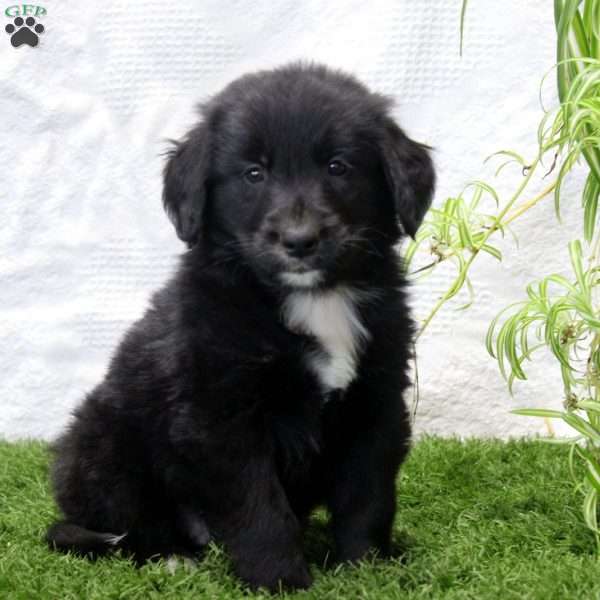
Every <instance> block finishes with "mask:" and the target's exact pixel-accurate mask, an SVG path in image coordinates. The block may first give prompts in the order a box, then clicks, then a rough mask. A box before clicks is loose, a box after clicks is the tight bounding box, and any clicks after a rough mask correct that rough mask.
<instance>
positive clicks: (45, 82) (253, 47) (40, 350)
mask: <svg viewBox="0 0 600 600" xmlns="http://www.w3.org/2000/svg"><path fill="white" fill-rule="evenodd" d="M43 5H44V6H45V7H46V9H47V11H48V14H47V15H46V16H45V17H44V18H43V19H42V22H43V23H44V25H45V27H46V32H45V33H44V34H43V36H42V40H41V43H40V45H39V46H38V47H37V48H30V47H28V46H23V47H20V48H18V49H15V48H13V47H12V46H11V45H10V44H9V42H8V35H6V34H5V33H4V32H3V31H1V32H0V35H2V36H4V39H0V115H1V119H0V123H1V124H2V125H1V127H2V138H1V143H0V201H1V204H0V206H1V208H2V220H1V221H0V223H1V225H0V290H1V293H0V298H1V301H0V369H1V373H2V376H1V379H0V382H1V383H0V436H4V437H8V438H18V437H24V436H35V437H44V438H51V437H53V436H54V435H55V434H56V433H57V432H58V431H59V430H60V429H61V427H62V426H63V425H64V424H65V422H66V421H67V419H68V415H69V412H70V411H71V409H72V408H73V407H74V406H75V404H76V403H77V402H78V400H79V399H80V398H81V397H82V395H83V394H84V393H85V392H86V391H88V390H90V389H91V388H92V387H93V385H94V384H95V383H96V382H97V381H98V380H99V379H100V378H101V377H102V374H103V372H104V370H105V367H106V364H107V361H108V358H109V355H110V352H111V350H112V349H113V347H114V346H115V344H116V343H117V341H118V339H119V337H120V336H121V334H122V333H123V331H124V330H125V328H126V327H127V326H128V325H129V324H130V323H131V322H132V321H133V320H134V319H136V318H137V317H139V316H140V315H141V314H142V312H143V310H144V307H145V306H146V303H147V300H148V297H149V295H150V293H151V291H152V290H154V289H155V288H156V287H158V286H159V285H161V283H162V282H163V281H164V280H165V279H166V277H167V275H168V274H169V272H170V271H171V270H172V268H173V265H174V261H175V257H176V255H177V253H178V252H180V251H181V249H182V246H181V245H180V243H179V242H178V241H177V239H176V237H175V235H174V232H173V231H172V230H171V226H170V224H169V223H168V221H167V219H166V218H165V216H164V215H163V213H162V208H161V203H160V190H161V181H160V172H161V168H162V163H163V159H162V158H161V157H160V153H161V152H162V151H164V149H165V147H166V145H165V143H164V140H165V138H169V137H178V136H180V135H181V134H183V133H184V132H185V130H186V128H187V127H188V126H189V125H190V124H191V123H193V121H194V118H195V116H194V111H193V106H194V104H195V103H196V102H197V101H198V100H200V99H202V98H204V97H206V96H207V95H208V94H210V93H212V92H215V91H216V90H218V89H219V88H220V87H221V86H222V85H223V84H225V83H226V82H228V81H229V80H231V79H232V78H234V77H236V76H238V75H240V74H242V73H244V72H246V71H248V70H252V69H255V68H263V67H265V66H269V65H277V64H280V63H283V62H285V61H287V60H290V59H296V58H312V59H316V60H320V61H323V62H326V63H328V64H330V65H333V66H338V67H344V68H346V69H349V70H351V71H353V72H355V73H356V74H357V75H359V76H360V77H361V78H362V79H363V80H365V81H366V82H367V83H369V84H370V85H371V86H372V87H373V88H374V89H376V90H379V91H381V92H385V93H388V94H392V95H394V96H395V97H396V98H397V101H398V106H397V116H398V117H399V119H400V121H401V122H402V124H403V125H404V127H405V128H406V129H407V130H408V132H409V133H410V134H412V135H413V136H414V137H416V138H418V139H420V140H422V141H425V142H427V143H429V144H432V145H433V146H435V147H436V148H437V151H436V154H435V158H436V163H437V167H438V174H439V185H438V194H437V201H438V202H439V201H440V200H442V199H443V198H444V197H446V196H448V195H452V194H457V193H458V192H459V191H460V189H461V188H462V187H463V185H464V184H465V183H466V182H467V181H468V180H469V179H473V178H478V177H488V176H489V175H490V172H491V171H490V170H489V169H487V168H486V169H484V168H483V166H482V159H483V158H484V157H485V156H486V155H488V154H490V153H491V152H493V151H495V150H499V149H502V148H514V149H516V150H520V151H523V152H526V151H528V150H529V151H531V150H533V148H534V139H535V129H536V124H537V121H538V119H539V117H540V115H541V113H540V109H539V105H538V97H537V94H538V83H539V80H540V78H541V77H542V75H543V74H544V73H545V72H546V71H547V70H548V69H549V68H550V67H551V66H552V64H553V60H554V31H553V23H552V6H551V3H549V2H547V0H528V2H522V1H521V0H504V1H503V2H496V1H494V0H479V1H478V2H471V3H470V8H469V12H468V16H467V27H466V46H465V54H464V56H463V58H462V59H460V58H459V56H458V19H459V11H460V0H419V2H413V1H412V0H411V1H409V0H404V1H398V0H387V1H377V0H373V1H371V2H369V3H365V2H363V1H362V0H346V1H343V2H342V1H331V0H330V1H329V2H321V1H320V0H311V1H303V2H298V1H297V0H280V1H278V2H277V1H275V2H274V1H272V0H268V1H267V0H252V1H242V0H232V1H230V2H225V3H223V2H221V1H220V0H219V1H216V0H213V1H203V2H194V1H192V0H176V1H174V0H161V1H158V0H147V1H139V2H129V1H128V2H124V1H121V0H114V1H111V0H106V1H105V2H102V3H97V4H96V5H95V6H97V7H98V8H94V4H93V3H86V4H85V10H83V8H82V5H81V3H78V2H74V1H72V0H70V1H61V2H44V3H43ZM8 22H9V19H7V18H4V23H8ZM3 29H4V26H3V27H2V30H3ZM550 83H552V81H550ZM551 87H552V86H551V85H550V88H551ZM517 178H518V173H517V171H516V170H513V172H512V175H511V177H509V179H510V184H509V185H508V188H510V185H513V186H514V185H515V181H516V179H517ZM574 189H575V190H576V185H575V186H574ZM565 199H566V202H565V204H566V205H569V204H570V205H571V206H572V208H571V209H569V208H567V209H566V211H565V213H566V219H565V222H566V223H571V227H570V228H569V226H568V225H563V226H562V227H559V226H558V225H557V224H556V221H555V219H554V217H553V213H552V209H551V206H550V203H548V204H547V205H543V206H540V208H539V210H537V211H535V213H534V214H532V215H531V216H530V217H529V218H527V219H526V220H525V221H523V222H522V223H521V224H520V225H519V226H518V227H517V228H516V230H517V233H519V234H520V236H521V249H520V252H519V253H517V252H516V250H515V249H514V246H513V245H512V243H511V242H508V241H507V243H504V244H502V246H503V250H504V252H505V255H506V259H505V262H504V263H503V264H502V265H498V264H496V263H495V262H494V261H493V260H491V259H490V260H486V259H483V260H481V262H480V264H478V265H477V268H476V270H475V273H474V275H473V280H474V282H475V283H476V288H477V302H476V305H475V306H474V307H473V308H472V309H471V310H470V311H468V312H456V311H454V310H452V309H445V310H444V312H443V313H442V314H441V315H440V316H439V317H438V318H437V320H436V321H435V322H434V323H433V325H432V327H431V329H430V332H429V333H428V334H427V335H426V336H425V337H424V338H423V340H422V343H421V344H420V349H419V352H420V363H419V365H420V381H421V400H420V406H419V414H418V419H417V424H418V429H419V430H420V431H429V432H436V433H441V434H454V433H457V434H462V435H472V434H485V435H498V436H508V435H512V434H522V433H526V432H535V431H542V430H543V428H542V426H541V425H540V424H539V423H537V422H536V421H535V420H528V419H524V418H522V417H514V416H511V415H509V414H508V410H509V409H510V408H511V407H513V406H516V405H532V404H536V405H537V404H539V405H543V404H551V405H557V404H558V402H559V401H560V385H559V382H558V381H557V378H556V369H555V368H554V367H553V365H552V363H551V362H546V363H544V364H541V365H540V366H539V367H538V369H537V371H538V374H537V378H535V379H534V380H533V381H531V382H530V383H527V384H525V385H521V386H519V387H518V388H517V390H518V394H517V397H516V398H515V399H512V400H511V399H510V398H509V396H508V394H507V392H506V389H505V385H504V383H503V382H502V380H501V379H500V376H499V375H498V373H497V369H496V366H495V364H494V363H493V361H492V360H491V359H489V358H488V357H487V355H486V354H485V350H484V348H483V342H482V340H483V335H484V332H485V328H486V326H487V323H488V322H489V320H490V319H491V317H492V316H493V315H494V314H495V313H496V311H497V310H498V309H500V308H502V307H503V306H505V305H506V304H507V303H509V302H511V301H513V300H514V299H516V298H518V297H519V296H520V294H522V290H523V288H524V285H525V283H526V282H528V281H529V280H530V279H531V278H532V277H534V276H535V275H536V273H537V272H538V271H539V270H541V271H544V272H545V271H547V270H549V269H563V268H564V267H565V266H566V264H567V258H566V251H565V241H566V240H567V238H568V234H569V232H570V231H571V230H573V228H577V231H579V211H578V209H577V204H578V199H577V197H576V196H575V195H574V194H573V195H572V197H571V198H570V201H569V198H568V197H566V198H565ZM526 257H527V258H526ZM447 281H448V278H447V276H445V275H444V273H442V272H440V273H439V274H438V275H435V276H433V277H431V278H430V279H428V280H427V281H426V282H423V284H420V285H418V286H415V288H414V290H413V293H414V296H415V306H416V309H417V313H418V314H420V315H423V314H425V313H426V311H427V308H428V307H429V306H431V304H432V303H433V301H434V299H435V297H436V294H437V293H439V291H440V290H441V289H442V286H443V285H444V284H445V283H447Z"/></svg>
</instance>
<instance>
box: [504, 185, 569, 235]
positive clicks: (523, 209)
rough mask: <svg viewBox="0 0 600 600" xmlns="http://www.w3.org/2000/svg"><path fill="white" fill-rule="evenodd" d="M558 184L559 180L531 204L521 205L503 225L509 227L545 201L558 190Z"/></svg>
mask: <svg viewBox="0 0 600 600" xmlns="http://www.w3.org/2000/svg"><path fill="white" fill-rule="evenodd" d="M557 184H558V180H556V181H555V182H554V183H552V184H551V185H549V186H548V187H547V188H546V189H544V190H543V191H541V192H540V193H539V194H538V195H537V196H536V197H535V198H532V199H531V200H529V202H525V204H523V205H521V207H520V208H518V209H517V210H516V211H515V212H514V213H512V215H510V216H509V217H507V219H506V221H504V223H503V225H508V224H509V223H511V222H512V221H514V220H515V219H516V218H517V217H520V216H521V215H522V214H523V213H524V212H526V211H528V210H529V209H530V208H531V207H532V206H535V205H536V204H537V203H538V202H539V201H540V200H543V199H544V198H545V197H546V196H547V195H548V194H549V193H550V192H552V191H553V190H554V188H556V186H557Z"/></svg>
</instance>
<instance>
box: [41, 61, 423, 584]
mask: <svg viewBox="0 0 600 600" xmlns="http://www.w3.org/2000/svg"><path fill="white" fill-rule="evenodd" d="M389 107H390V101H389V100H388V99H386V98H384V97H382V96H380V95H378V94H374V93H371V92H369V90H368V89H367V88H366V87H365V86H363V85H362V84H361V83H359V82H358V81H357V80H356V79H354V78H353V77H351V76H349V75H344V74H342V73H339V72H336V71H332V70H329V69H327V68H325V67H323V66H316V65H312V64H303V63H297V64H292V65H288V66H285V67H281V68H278V69H275V70H272V71H264V72H258V73H255V74H251V75H247V76H245V77H242V78H240V79H238V80H236V81H234V82H233V83H231V84H230V85H228V86H227V87H226V88H225V89H224V90H223V91H222V92H221V93H220V94H218V95H216V96H214V97H213V98H212V99H211V100H210V101H209V102H207V103H205V104H204V105H203V106H202V121H201V122H200V123H199V124H198V125H197V126H196V127H195V128H194V129H192V130H191V131H190V133H189V134H188V135H187V137H186V138H185V139H184V140H182V141H181V142H179V143H177V144H176V145H175V147H174V148H173V150H172V151H171V152H170V155H169V159H168V164H167V165H166V168H165V172H164V197H163V200H164V205H165V208H166V211H167V213H168V215H169V217H170V218H171V220H172V221H173V223H174V225H175V228H176V230H177V233H178V235H179V237H180V238H181V239H182V240H184V241H185V242H186V243H187V244H188V246H189V250H188V251H187V252H186V253H185V254H184V255H183V257H182V260H181V265H180V268H179V270H178V272H177V273H176V275H175V276H174V277H173V279H172V280H171V281H170V282H169V283H168V284H167V285H166V286H165V287H164V289H162V290H161V291H159V292H158V293H157V294H156V295H155V296H154V298H153V301H152V306H151V308H150V309H149V310H148V311H147V313H146V314H145V316H144V317H143V318H142V319H141V320H140V321H139V322H137V323H136V324H135V325H134V326H133V327H132V328H131V330H130V331H129V332H128V333H127V335H126V336H125V338H124V340H123V341H122V343H121V344H120V346H119V348H118V349H117V351H116V353H115V355H114V357H113V359H112V361H111V363H110V368H109V370H108V374H107V375H106V378H105V380H104V381H103V382H102V383H101V384H100V385H99V386H98V387H97V388H96V389H94V390H93V391H92V392H91V393H90V394H89V395H88V396H87V398H86V399H85V401H84V402H83V404H82V406H80V407H79V409H78V410H77V411H76V413H75V415H74V420H73V422H72V424H71V426H70V427H69V429H68V431H67V432H66V433H65V434H64V435H63V437H62V438H61V439H60V440H59V441H58V443H57V447H56V451H57V457H56V461H55V464H54V469H53V481H54V486H55V492H56V498H57V501H58V504H59V506H60V509H61V510H62V512H63V513H64V517H65V520H64V521H61V522H58V523H56V524H54V525H53V526H52V527H51V528H50V530H49V532H48V541H49V543H50V544H51V545H52V546H53V547H55V548H57V549H59V550H64V551H67V550H71V551H75V552H78V553H81V554H91V555H99V554H103V553H105V552H107V551H109V550H111V549H115V548H121V549H123V550H124V551H126V552H130V553H132V554H133V555H134V556H135V557H136V559H137V560H145V559H147V558H149V557H151V556H155V555H169V554H171V553H188V554H189V553H195V552H198V551H200V550H201V549H202V547H203V546H205V545H206V544H207V542H208V540H209V539H214V540H216V541H218V542H220V543H222V544H223V545H224V546H225V547H226V549H227V551H228V552H229V554H230V556H231V559H232V562H233V565H234V568H235V570H236V572H237V573H238V575H239V576H240V577H241V578H242V579H243V580H244V581H246V582H247V583H248V584H250V585H251V586H252V587H258V586H265V587H267V588H269V589H277V587H278V585H279V584H280V583H281V584H282V585H284V586H289V587H300V588H302V587H307V586H309V585H310V583H311V576H310V572H309V569H308V566H307V564H306V562H305V559H304V556H303V553H302V546H301V533H302V526H303V524H304V523H305V522H306V520H307V517H308V515H309V514H310V512H311V510H312V509H313V508H314V507H315V506H316V505H318V504H325V506H326V507H327V508H328V510H329V511H330V513H331V518H332V530H333V535H334V538H335V543H336V548H337V558H338V559H339V560H355V559H359V558H360V557H362V556H363V555H364V554H365V553H366V552H367V551H368V550H369V549H375V550H377V551H378V552H379V553H380V554H382V555H385V554H386V553H388V551H389V545H390V534H391V528H392V521H393V518H394V511H395V479H396V475H397V472H398V468H399V466H400V463H401V462H402V460H403V459H404V457H405V455H406V453H407V451H408V446H409V436H410V431H409V421H408V415H407V411H406V407H405V404H404V402H403V399H402V392H403V391H404V390H405V388H406V387H407V386H408V385H409V377H408V373H407V370H408V367H407V363H408V360H409V356H410V345H411V337H412V335H413V325H412V322H411V320H410V316H409V311H408V308H407V305H406V301H405V294H404V292H403V290H404V287H405V282H404V279H403V277H402V274H401V272H400V269H399V260H398V257H397V255H396V253H395V251H394V246H395V245H396V243H397V242H398V240H399V239H400V236H401V234H402V232H405V233H407V234H409V235H414V233H415V231H416V230H417V227H418V226H419V223H420V221H421V219H422V217H423V215H424V213H425V211H426V210H427V208H428V206H429V203H430V200H431V194H432V190H433V184H434V173H433V168H432V164H431V161H430V158H429V156H428V154H427V151H426V150H425V148H424V147H423V146H421V145H419V144H417V143H415V142H413V141H411V140H410V139H409V138H408V137H406V135H405V134H404V133H403V132H402V130H401V129H400V128H399V127H398V126H397V125H396V124H395V123H394V122H393V120H392V119H391V118H390V116H389V114H388V110H389ZM400 226H401V227H400Z"/></svg>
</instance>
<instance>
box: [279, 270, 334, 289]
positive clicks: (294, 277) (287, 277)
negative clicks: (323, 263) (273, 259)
mask: <svg viewBox="0 0 600 600" xmlns="http://www.w3.org/2000/svg"><path fill="white" fill-rule="evenodd" d="M279 279H280V281H281V282H282V283H284V284H285V285H287V286H289V287H293V288H304V289H306V288H313V287H315V286H317V285H318V284H319V283H321V282H322V281H323V271H322V270H321V269H307V268H304V267H301V268H299V269H294V270H293V271H291V270H290V271H283V272H281V273H279Z"/></svg>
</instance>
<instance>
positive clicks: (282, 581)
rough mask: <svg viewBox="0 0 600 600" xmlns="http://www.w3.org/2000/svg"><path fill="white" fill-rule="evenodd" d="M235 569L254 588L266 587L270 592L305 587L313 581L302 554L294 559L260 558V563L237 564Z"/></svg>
mask: <svg viewBox="0 0 600 600" xmlns="http://www.w3.org/2000/svg"><path fill="white" fill-rule="evenodd" d="M236 571H237V574H238V576H239V577H240V579H242V580H243V581H245V582H246V584H248V586H249V587H250V588H252V589H254V590H256V589H258V588H266V589H267V590H269V591H270V592H278V591H279V590H280V589H282V588H283V589H286V590H300V589H307V588H309V587H310V586H311V584H312V582H313V578H312V575H311V574H310V570H309V568H308V565H307V564H306V561H305V560H304V558H303V557H302V556H299V557H297V558H296V559H294V560H291V561H290V560H288V561H282V559H281V558H280V557H277V558H276V557H273V558H272V559H266V558H264V559H262V560H261V561H260V564H258V565H256V564H255V565H251V564H249V563H247V562H246V563H245V564H237V565H236Z"/></svg>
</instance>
